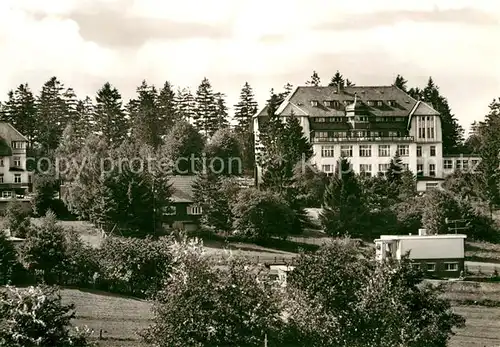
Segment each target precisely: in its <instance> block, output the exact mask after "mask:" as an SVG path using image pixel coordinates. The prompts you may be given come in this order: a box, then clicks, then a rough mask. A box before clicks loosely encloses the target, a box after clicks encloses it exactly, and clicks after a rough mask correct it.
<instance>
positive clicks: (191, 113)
mask: <svg viewBox="0 0 500 347" xmlns="http://www.w3.org/2000/svg"><path fill="white" fill-rule="evenodd" d="M176 113H177V116H178V117H179V119H183V120H185V121H187V122H189V123H191V124H194V123H195V122H196V120H197V115H196V102H195V99H194V97H193V94H192V93H191V91H190V90H189V88H184V89H182V90H181V89H178V90H177V95H176Z"/></svg>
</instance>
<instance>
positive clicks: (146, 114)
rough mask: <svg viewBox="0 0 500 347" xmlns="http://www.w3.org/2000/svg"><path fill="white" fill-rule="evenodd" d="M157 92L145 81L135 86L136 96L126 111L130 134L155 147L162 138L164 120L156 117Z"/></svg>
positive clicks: (141, 142)
mask: <svg viewBox="0 0 500 347" xmlns="http://www.w3.org/2000/svg"><path fill="white" fill-rule="evenodd" d="M157 99H158V93H157V91H156V88H155V87H154V86H149V85H148V84H147V83H146V81H142V84H141V85H140V86H139V87H138V88H137V98H136V99H133V100H130V102H129V104H128V105H127V111H128V114H129V116H130V122H131V125H132V127H131V136H132V138H133V139H134V141H137V143H139V144H145V145H148V146H151V147H152V148H157V147H158V146H159V145H160V143H161V139H162V132H163V131H162V126H163V125H164V122H163V121H162V119H160V118H159V117H158V114H159V110H158V103H157Z"/></svg>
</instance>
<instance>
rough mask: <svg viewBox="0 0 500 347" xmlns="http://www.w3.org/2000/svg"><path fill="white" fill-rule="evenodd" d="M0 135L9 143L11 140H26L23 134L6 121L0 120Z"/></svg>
mask: <svg viewBox="0 0 500 347" xmlns="http://www.w3.org/2000/svg"><path fill="white" fill-rule="evenodd" d="M0 137H2V138H4V139H5V141H7V143H8V144H9V145H10V143H11V142H12V141H24V142H27V141H28V139H27V138H26V137H25V136H24V135H23V134H21V133H20V132H19V131H18V130H17V129H16V128H14V126H13V125H12V124H10V123H8V122H0Z"/></svg>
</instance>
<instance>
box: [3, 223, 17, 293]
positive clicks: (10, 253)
mask: <svg viewBox="0 0 500 347" xmlns="http://www.w3.org/2000/svg"><path fill="white" fill-rule="evenodd" d="M18 266H19V263H18V261H17V251H16V249H15V247H14V244H13V243H12V241H10V240H9V239H8V238H7V236H6V235H5V233H3V232H2V231H0V285H5V284H8V283H9V282H11V280H12V278H13V275H14V273H15V271H16V269H17V268H18Z"/></svg>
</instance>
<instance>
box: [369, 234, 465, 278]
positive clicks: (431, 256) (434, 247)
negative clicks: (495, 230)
mask: <svg viewBox="0 0 500 347" xmlns="http://www.w3.org/2000/svg"><path fill="white" fill-rule="evenodd" d="M466 238H467V235H463V234H442V235H428V234H427V232H426V230H425V229H420V230H419V233H418V235H411V234H410V235H381V236H380V238H379V239H377V240H375V247H376V255H375V257H376V259H377V260H379V261H383V260H385V259H396V260H400V259H401V258H402V257H403V256H404V255H405V254H407V253H408V252H409V258H410V259H411V260H412V262H413V264H414V265H415V266H417V267H420V269H421V270H423V271H424V272H426V273H427V274H428V275H429V276H430V277H445V278H456V277H460V276H462V275H463V273H464V259H465V239H466Z"/></svg>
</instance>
